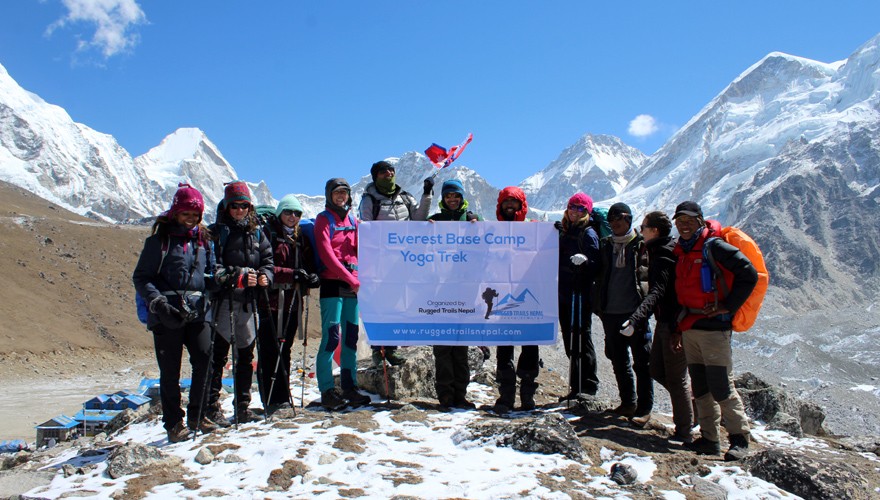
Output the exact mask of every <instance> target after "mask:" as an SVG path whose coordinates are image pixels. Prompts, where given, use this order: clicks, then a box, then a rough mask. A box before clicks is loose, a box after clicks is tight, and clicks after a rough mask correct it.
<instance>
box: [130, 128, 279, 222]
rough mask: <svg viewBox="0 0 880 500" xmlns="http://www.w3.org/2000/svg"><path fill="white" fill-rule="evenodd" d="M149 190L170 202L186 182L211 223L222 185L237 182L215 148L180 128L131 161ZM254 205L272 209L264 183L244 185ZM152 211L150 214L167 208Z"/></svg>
mask: <svg viewBox="0 0 880 500" xmlns="http://www.w3.org/2000/svg"><path fill="white" fill-rule="evenodd" d="M134 164H135V167H136V168H140V169H141V170H143V171H144V173H145V174H146V176H147V179H148V180H149V182H150V184H151V186H153V187H154V188H155V189H157V190H159V191H160V192H161V195H160V199H162V200H170V199H171V198H172V197H173V196H174V191H176V190H177V185H178V183H180V182H188V183H190V184H191V185H192V186H194V187H195V188H196V189H198V190H199V191H201V193H202V195H203V196H204V197H205V212H206V219H207V220H209V221H210V220H213V219H214V214H215V212H216V207H217V204H218V203H219V202H220V201H221V200H222V199H223V188H224V186H223V184H224V183H226V182H229V181H233V180H238V174H237V173H236V172H235V169H233V168H232V165H230V164H229V162H227V161H226V159H225V158H224V157H223V154H221V153H220V150H219V149H218V148H217V146H215V145H214V143H212V142H211V141H210V140H209V139H208V137H207V136H206V135H205V133H204V132H202V131H201V130H199V129H197V128H181V129H178V130H176V131H174V133H172V134H171V135H169V136H168V137H166V138H165V139H163V140H162V142H161V143H160V144H159V145H158V146H156V147H154V148H153V149H151V150H149V151H147V152H146V153H144V154H143V155H141V156H138V157H137V158H135V159H134ZM248 186H249V187H250V190H251V194H252V195H253V197H254V203H256V204H267V205H275V204H277V200H275V199H274V198H272V194H271V193H270V192H269V188H268V187H267V186H266V183H265V182H262V181H261V182H260V183H258V184H254V183H251V182H248ZM165 204H167V201H164V202H163V204H162V205H160V206H159V207H156V208H157V209H158V210H155V211H154V212H153V213H158V212H159V211H161V210H164V209H165V208H167V207H166V206H164V205H165Z"/></svg>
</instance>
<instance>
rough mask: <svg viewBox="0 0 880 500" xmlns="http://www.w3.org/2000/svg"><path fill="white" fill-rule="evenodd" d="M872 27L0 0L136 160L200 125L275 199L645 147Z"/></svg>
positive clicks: (845, 6)
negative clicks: (747, 75)
mask: <svg viewBox="0 0 880 500" xmlns="http://www.w3.org/2000/svg"><path fill="white" fill-rule="evenodd" d="M877 19H880V2H877V1H847V2H815V1H809V0H806V1H798V2H794V1H766V0H764V1H752V0H743V1H737V2H714V1H701V2H697V1H693V2H656V1H655V2H648V1H645V2H601V3H600V2H590V1H586V0H582V1H568V0H560V1H545V2H537V1H531V2H529V1H519V0H507V1H495V0H485V1H479V0H471V1H458V0H450V1H444V2H426V1H414V0H411V1H403V0H400V1H385V0H370V1H354V0H351V1H325V2H303V1H263V2H232V1H219V2H218V1H204V0H187V1H179V2H178V1H171V0H166V1H154V2H146V1H144V0H63V1H62V0H4V1H3V2H2V3H0V64H3V66H5V67H6V69H7V70H8V71H9V73H10V75H11V76H12V77H13V78H14V79H15V80H16V81H18V83H19V84H20V85H21V86H23V87H24V88H26V89H28V90H30V91H32V92H34V93H36V94H38V95H40V96H41V97H42V98H43V99H45V100H46V101H48V102H50V103H53V104H57V105H59V106H61V107H63V108H65V109H66V110H67V111H68V112H69V113H70V115H71V116H72V117H73V119H74V120H76V121H78V122H81V123H84V124H86V125H88V126H90V127H92V128H94V129H96V130H98V131H100V132H104V133H108V134H111V135H113V136H114V137H115V138H116V139H117V140H118V141H119V143H120V144H121V145H122V146H123V147H124V148H126V149H127V150H128V151H129V152H130V153H131V154H132V156H137V155H140V154H143V153H145V152H146V151H147V150H149V149H150V148H151V147H153V146H155V145H157V144H158V143H159V142H160V141H161V140H162V139H163V138H164V137H165V136H166V135H168V134H170V133H171V132H173V131H174V130H175V129H177V128H179V127H198V128H201V129H202V130H204V131H205V132H206V134H207V135H208V137H209V138H210V139H211V140H212V141H213V142H214V143H215V144H216V145H217V146H218V147H219V148H220V150H221V152H222V153H223V155H224V156H225V157H226V158H227V159H228V160H229V161H230V163H232V165H233V167H234V168H235V169H236V170H237V171H238V172H239V174H240V175H241V176H242V177H243V178H245V179H247V180H249V181H259V180H261V179H263V180H266V182H267V183H268V184H269V188H270V189H271V190H272V193H273V195H275V196H276V197H277V198H280V197H281V196H282V195H284V194H285V193H289V192H296V193H309V194H321V193H322V192H323V185H324V181H325V180H326V179H327V178H329V177H332V176H343V177H347V178H348V179H349V180H350V181H355V180H357V179H358V178H359V177H360V176H362V175H365V174H367V173H369V167H370V165H371V164H372V163H373V162H374V161H377V160H379V159H382V158H385V157H389V156H399V155H401V154H403V153H405V152H407V151H423V150H424V149H425V148H426V147H428V146H429V145H430V144H431V143H432V142H436V143H439V144H441V145H443V146H446V147H449V146H452V145H454V144H457V143H458V142H460V141H461V140H462V139H464V137H465V136H466V134H467V133H468V132H473V134H474V141H473V143H472V144H471V145H470V146H469V147H468V149H467V150H466V151H465V152H464V153H463V154H462V156H461V158H460V159H459V160H458V162H457V163H456V164H462V165H467V166H469V167H471V168H473V169H474V170H476V171H477V172H479V173H480V174H481V175H483V176H484V177H486V178H487V180H488V181H489V182H490V183H492V184H493V185H496V186H499V187H501V186H504V185H511V184H517V183H519V182H520V181H522V180H523V179H524V178H525V177H527V176H528V175H530V174H532V173H535V172H537V171H538V170H540V169H542V168H544V167H545V166H546V165H547V164H548V163H549V162H551V161H553V160H554V159H555V158H556V157H557V156H558V154H559V153H560V152H561V151H562V150H563V149H564V148H566V147H567V146H569V145H571V144H572V143H574V142H576V141H577V140H578V138H580V137H581V136H582V135H584V134H586V133H594V134H611V135H615V136H618V137H620V138H621V139H623V140H624V141H625V142H626V143H628V144H630V145H632V146H635V147H637V148H639V149H641V150H642V151H644V152H645V153H646V154H651V153H652V152H654V151H656V149H657V148H659V147H660V146H661V145H662V144H663V143H664V142H665V141H666V140H667V139H668V138H669V137H670V136H671V135H672V134H673V133H674V132H675V130H676V129H677V128H678V127H680V126H681V125H683V124H684V123H686V122H687V120H689V119H690V118H691V117H692V116H693V115H694V114H695V113H696V112H698V111H699V110H700V109H701V108H702V107H703V106H704V105H705V104H706V103H707V102H708V101H709V100H711V99H712V98H713V97H714V96H715V95H716V94H718V93H719V92H720V91H721V90H722V89H723V88H724V87H725V86H726V85H727V84H728V83H730V81H731V80H733V79H734V78H735V77H736V76H737V75H739V74H740V73H741V72H742V71H744V70H745V69H746V68H748V67H749V66H751V65H752V64H754V63H755V62H757V61H758V60H759V59H761V58H762V57H763V56H765V55H766V54H768V53H769V52H772V51H781V52H786V53H789V54H794V55H798V56H802V57H806V58H810V59H815V60H818V61H823V62H832V61H838V60H842V59H845V58H846V57H847V56H849V55H850V54H851V53H852V52H853V51H854V50H855V49H856V48H858V47H859V46H860V45H861V44H863V43H864V42H866V41H868V40H869V39H870V38H872V37H873V36H875V35H877V34H878V32H880V24H878V23H877V21H876V20H877ZM642 115H644V116H643V117H642V118H640V119H638V120H637V117H639V116H642ZM646 117H647V118H646ZM429 173H430V172H426V173H425V174H426V176H427V175H428V174H429Z"/></svg>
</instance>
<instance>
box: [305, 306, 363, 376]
mask: <svg viewBox="0 0 880 500" xmlns="http://www.w3.org/2000/svg"><path fill="white" fill-rule="evenodd" d="M340 340H341V343H342V353H341V356H340V358H339V361H340V363H341V368H342V370H341V373H340V377H339V380H340V384H341V385H342V390H343V391H347V390H349V389H354V388H356V387H357V342H358V301H357V298H343V297H331V298H322V299H321V346H320V347H319V348H318V354H317V355H316V356H315V368H316V370H317V375H318V389H320V391H321V392H324V391H326V390H329V389H332V388H333V385H334V384H333V352H334V351H335V350H336V348H337V346H339V344H340Z"/></svg>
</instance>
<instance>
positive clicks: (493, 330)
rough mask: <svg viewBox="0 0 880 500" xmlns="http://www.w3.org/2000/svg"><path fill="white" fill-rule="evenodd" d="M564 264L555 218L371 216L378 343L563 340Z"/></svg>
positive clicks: (368, 283)
mask: <svg viewBox="0 0 880 500" xmlns="http://www.w3.org/2000/svg"><path fill="white" fill-rule="evenodd" d="M558 262H559V236H558V233H557V231H556V230H555V229H554V228H553V224H552V223H549V222H489V221H480V222H475V223H469V222H434V223H430V222H395V221H384V222H361V224H360V232H359V234H358V277H359V279H360V282H361V288H360V291H359V292H358V302H359V305H360V313H361V319H362V320H363V323H364V328H365V329H366V333H367V338H368V339H369V343H370V344H371V345H401V346H403V345H537V344H554V343H556V331H557V319H558V308H557V297H558V295H557V293H558V292H557V284H556V283H557V271H558V267H559V264H558Z"/></svg>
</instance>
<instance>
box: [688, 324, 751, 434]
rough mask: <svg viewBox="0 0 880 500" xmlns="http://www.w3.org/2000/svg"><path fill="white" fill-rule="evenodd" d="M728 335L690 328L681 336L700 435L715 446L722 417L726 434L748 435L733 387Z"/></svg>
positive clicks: (741, 408) (722, 332)
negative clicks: (695, 403)
mask: <svg viewBox="0 0 880 500" xmlns="http://www.w3.org/2000/svg"><path fill="white" fill-rule="evenodd" d="M731 333H732V332H731V331H730V330H725V331H717V330H716V331H711V330H696V329H693V330H686V331H685V332H684V333H683V334H682V335H683V343H684V353H685V356H687V363H688V371H689V372H690V374H691V383H692V384H693V389H694V397H695V398H696V402H697V419H698V422H699V423H700V433H701V434H702V435H703V437H704V438H706V439H708V440H710V441H714V442H716V443H717V442H718V441H719V435H720V430H721V419H722V418H723V419H724V428H725V429H727V432H728V433H729V434H748V433H749V419H748V417H747V416H746V413H745V409H744V407H743V402H742V399H740V397H739V393H738V392H736V387H734V385H733V376H732V375H733V352H732V349H731V347H730V338H731Z"/></svg>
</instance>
